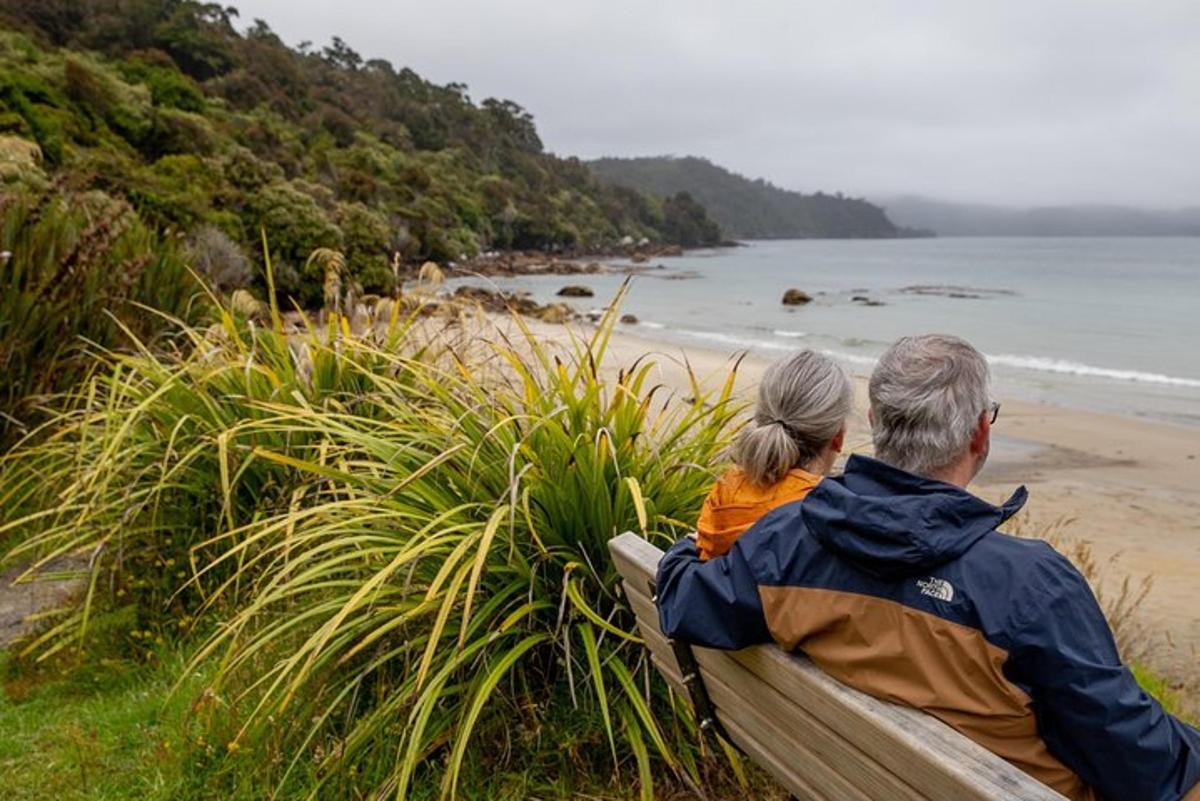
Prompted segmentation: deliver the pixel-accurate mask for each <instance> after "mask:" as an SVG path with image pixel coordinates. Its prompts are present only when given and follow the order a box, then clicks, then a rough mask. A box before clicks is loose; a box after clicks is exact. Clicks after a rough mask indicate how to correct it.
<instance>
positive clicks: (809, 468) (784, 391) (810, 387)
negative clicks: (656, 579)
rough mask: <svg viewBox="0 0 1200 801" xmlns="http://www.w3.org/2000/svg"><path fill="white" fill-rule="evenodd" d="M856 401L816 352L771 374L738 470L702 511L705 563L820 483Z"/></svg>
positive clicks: (737, 459) (838, 372) (700, 542)
mask: <svg viewBox="0 0 1200 801" xmlns="http://www.w3.org/2000/svg"><path fill="white" fill-rule="evenodd" d="M852 401H853V389H852V387H851V385H850V378H849V377H848V376H847V375H846V372H845V371H844V370H843V369H842V368H841V367H839V366H838V365H837V363H836V362H834V361H833V360H832V359H830V358H828V357H826V356H822V355H821V354H819V353H816V352H815V351H811V350H802V351H800V352H799V353H796V354H793V355H792V356H789V357H787V358H785V359H782V360H780V361H778V362H775V363H774V364H772V365H771V366H770V367H769V368H768V369H767V372H766V374H765V375H764V376H763V380H762V383H761V384H760V385H759V389H758V408H757V409H756V411H755V415H754V419H753V420H751V421H750V422H749V423H748V424H747V425H746V427H745V428H743V429H742V431H741V432H740V433H739V434H738V437H737V440H736V441H735V443H734V447H733V461H734V463H735V467H734V468H733V469H731V470H730V471H729V472H727V473H726V474H725V475H724V476H722V477H721V479H720V481H718V482H717V484H716V486H715V487H713V489H712V492H710V493H709V494H708V499H707V500H705V502H704V507H703V508H702V509H701V511H700V522H699V523H698V524H697V526H696V529H697V534H696V545H697V547H699V549H700V558H701V559H711V558H712V557H714V556H720V555H721V554H723V553H725V552H726V551H728V550H729V549H730V548H731V547H732V546H733V543H734V541H735V540H737V538H738V537H740V536H741V535H742V534H743V533H744V532H745V531H746V530H747V529H748V528H750V526H752V525H754V522H755V521H757V520H758V519H759V518H760V517H762V516H763V515H765V514H766V513H767V512H769V511H771V510H772V509H774V508H776V507H777V506H782V505H783V504H785V503H791V502H792V501H798V500H800V499H801V498H803V497H804V496H805V495H807V494H808V492H809V490H811V489H812V488H813V487H815V486H816V485H817V482H819V481H820V480H821V478H822V476H824V475H825V474H826V473H828V472H829V471H830V470H831V469H832V468H833V462H834V459H836V458H837V454H838V453H839V452H840V451H841V450H842V444H843V441H844V440H845V438H846V418H847V416H849V414H850V406H851V403H852Z"/></svg>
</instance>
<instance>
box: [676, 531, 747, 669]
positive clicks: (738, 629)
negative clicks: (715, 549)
mask: <svg viewBox="0 0 1200 801" xmlns="http://www.w3.org/2000/svg"><path fill="white" fill-rule="evenodd" d="M656 583H657V596H658V620H659V624H660V625H661V626H662V630H663V633H664V634H666V635H667V636H668V637H671V638H673V639H679V640H683V641H684V642H689V643H692V644H694V645H703V646H706V647H709V648H721V649H724V650H736V649H738V648H745V647H746V646H749V645H756V644H758V643H764V642H770V641H771V634H770V632H769V631H768V630H767V624H766V621H765V619H764V618H763V608H762V602H761V601H760V600H759V596H758V583H757V582H756V581H755V578H754V573H753V571H752V570H751V568H750V563H749V561H748V560H747V558H746V552H745V548H744V547H743V542H742V540H738V542H736V543H735V544H734V546H733V548H732V549H731V550H730V551H729V553H727V554H725V555H724V556H719V557H717V558H715V559H709V560H708V561H705V562H701V561H700V552H699V551H698V550H697V548H696V544H695V543H694V542H693V541H692V540H691V538H690V537H685V538H683V539H681V540H680V541H679V542H677V543H675V544H674V545H672V546H671V549H670V550H669V551H667V553H666V555H665V556H663V558H662V561H661V562H659V564H658V576H657V581H656Z"/></svg>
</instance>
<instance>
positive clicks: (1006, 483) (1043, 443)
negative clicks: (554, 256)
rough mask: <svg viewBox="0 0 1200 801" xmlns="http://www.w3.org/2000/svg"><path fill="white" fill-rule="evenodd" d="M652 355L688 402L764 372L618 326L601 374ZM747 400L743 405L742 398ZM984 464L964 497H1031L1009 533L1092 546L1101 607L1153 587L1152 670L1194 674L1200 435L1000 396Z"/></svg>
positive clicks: (1199, 607) (1198, 633)
mask: <svg viewBox="0 0 1200 801" xmlns="http://www.w3.org/2000/svg"><path fill="white" fill-rule="evenodd" d="M535 331H536V333H537V334H538V336H539V337H545V338H546V339H547V340H560V341H565V339H566V338H567V333H566V329H565V328H564V327H562V326H552V325H545V324H535ZM646 354H650V355H651V356H652V358H653V359H654V361H655V363H656V368H655V369H656V370H657V372H658V380H659V381H661V382H662V383H663V384H666V385H667V386H670V387H672V388H674V389H676V390H677V391H678V392H680V393H681V394H684V395H690V388H689V382H688V378H687V368H686V366H685V365H690V366H691V369H692V370H693V371H694V372H695V374H696V376H697V377H698V378H699V379H700V381H701V383H702V385H703V386H706V387H708V388H712V387H715V386H718V385H719V384H720V382H722V381H724V379H725V376H726V375H727V373H728V370H729V368H730V367H731V366H732V365H733V363H734V362H735V361H736V360H737V359H738V358H739V357H741V362H740V365H739V368H738V375H737V381H736V387H737V392H738V393H739V396H740V397H742V398H745V399H750V398H752V393H753V392H754V390H755V388H756V387H757V385H758V381H759V378H760V377H761V375H762V372H763V370H764V369H765V368H766V366H767V364H769V361H767V360H765V359H763V358H760V357H757V356H755V355H753V354H747V355H743V354H742V352H741V351H739V350H736V349H733V348H730V349H729V350H721V349H714V348H700V347H693V346H687V347H686V348H682V347H680V346H679V345H677V344H673V343H671V344H667V343H662V342H658V341H655V340H654V339H653V338H651V337H648V336H645V332H644V331H639V330H638V328H637V326H620V327H619V329H618V331H617V333H616V334H615V335H614V337H613V339H612V342H611V344H610V351H609V354H608V357H607V358H606V362H605V364H606V368H607V369H609V370H614V371H615V370H616V369H617V368H618V367H620V366H627V365H629V364H631V363H633V362H634V361H635V360H637V359H638V358H640V357H643V356H645V355H646ZM855 372H856V386H857V398H856V403H855V413H854V416H853V420H852V423H851V430H850V436H849V442H848V446H849V449H850V450H851V451H852V452H859V453H868V454H869V453H870V452H871V443H870V432H869V429H868V426H867V420H866V406H867V404H866V375H865V374H860V373H862V370H861V368H859V369H858V370H856V371H855ZM748 393H751V394H748ZM999 400H1000V401H1001V402H1002V404H1003V405H1002V410H1001V414H1000V419H999V421H998V423H997V425H996V428H995V429H994V435H993V443H992V453H991V457H990V458H989V461H988V464H987V466H986V467H985V469H984V471H983V472H982V473H981V474H980V476H979V478H978V479H977V480H976V482H975V484H974V485H972V487H971V489H972V491H974V492H976V493H977V494H979V495H980V496H982V497H984V498H987V499H988V500H991V501H993V502H998V501H1000V500H1003V499H1004V498H1006V497H1007V496H1008V495H1009V494H1010V493H1011V492H1012V491H1013V490H1014V489H1015V488H1016V487H1017V486H1019V485H1021V484H1025V485H1026V486H1027V487H1028V488H1029V491H1030V499H1029V503H1028V504H1027V505H1026V507H1025V511H1024V512H1022V514H1021V515H1020V516H1019V518H1018V519H1017V521H1016V523H1015V525H1016V526H1018V527H1019V529H1020V531H1021V532H1022V533H1024V534H1029V535H1033V536H1036V535H1037V533H1038V532H1041V531H1043V530H1045V529H1046V528H1047V527H1051V526H1057V527H1059V528H1060V530H1061V533H1062V535H1063V536H1065V537H1066V538H1068V539H1071V540H1080V541H1084V542H1086V543H1088V544H1090V545H1091V548H1092V551H1093V553H1094V555H1095V557H1096V559H1097V562H1099V563H1103V564H1102V567H1101V570H1100V576H1101V581H1100V586H1099V587H1097V588H1096V589H1097V590H1098V592H1099V593H1100V594H1101V595H1102V596H1103V597H1105V598H1111V597H1115V596H1116V595H1117V594H1119V593H1120V591H1121V584H1122V583H1123V582H1124V581H1125V580H1126V578H1128V579H1129V581H1130V584H1131V586H1136V585H1137V584H1138V583H1139V582H1141V581H1142V580H1143V579H1144V578H1145V577H1151V578H1152V581H1153V586H1152V588H1151V590H1150V593H1149V595H1148V596H1147V597H1146V599H1145V601H1144V602H1143V604H1142V606H1141V607H1140V609H1139V611H1138V619H1139V623H1140V627H1141V628H1142V629H1143V630H1144V631H1145V634H1146V640H1147V643H1146V644H1147V645H1148V646H1149V649H1150V650H1149V655H1150V659H1151V661H1152V663H1153V664H1155V665H1158V666H1161V667H1162V668H1163V669H1165V670H1167V671H1168V672H1169V673H1170V674H1172V675H1193V674H1194V672H1195V665H1197V664H1198V663H1200V429H1197V428H1190V427H1185V426H1173V425H1170V424H1166V423H1155V422H1148V421H1144V420H1138V419H1134V418H1129V417H1121V416H1115V415H1108V414H1100V413H1096V412H1091V411H1086V410H1080V409H1074V408H1067V407H1061V406H1054V405H1049V404H1042V403H1032V402H1028V401H1021V400H1015V399H1011V398H1004V397H1001V398H999Z"/></svg>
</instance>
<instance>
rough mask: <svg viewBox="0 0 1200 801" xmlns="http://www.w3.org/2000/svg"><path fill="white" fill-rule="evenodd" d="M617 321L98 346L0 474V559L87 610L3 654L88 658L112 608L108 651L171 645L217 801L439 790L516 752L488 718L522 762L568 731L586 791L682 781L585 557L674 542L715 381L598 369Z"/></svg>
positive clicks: (624, 619)
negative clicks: (62, 575)
mask: <svg viewBox="0 0 1200 801" xmlns="http://www.w3.org/2000/svg"><path fill="white" fill-rule="evenodd" d="M618 301H619V299H618ZM617 306H618V304H617V303H614V304H613V311H612V312H610V316H609V318H608V319H607V320H606V321H605V322H604V324H602V325H601V326H600V328H599V330H598V332H597V333H596V334H595V336H594V337H592V338H591V339H589V340H586V341H583V340H581V341H575V342H574V343H573V344H572V345H571V347H569V348H568V349H567V350H566V351H565V352H551V350H549V349H548V348H547V347H546V346H545V345H544V343H541V342H539V341H538V340H537V338H536V337H534V336H533V334H532V333H531V332H529V331H528V330H526V329H524V328H523V327H522V325H521V323H520V321H519V320H515V321H514V322H513V327H512V329H511V330H509V331H500V330H496V331H493V332H492V333H491V334H490V335H487V336H484V337H479V336H477V335H476V336H465V335H463V333H462V330H461V329H454V328H451V329H450V330H449V331H436V330H435V331H430V330H429V329H428V328H424V327H421V326H418V325H416V323H415V318H413V319H400V318H399V317H398V314H399V312H398V311H397V312H396V313H395V314H394V315H393V318H392V320H391V322H390V324H389V325H388V326H387V327H386V331H382V332H375V333H373V334H372V335H370V336H367V337H356V336H353V335H351V334H350V332H349V331H348V330H346V329H345V328H343V327H341V326H339V325H338V321H336V319H335V321H334V322H333V324H332V325H331V326H330V327H329V328H327V329H324V330H320V331H318V330H311V329H310V330H309V331H307V332H305V333H300V334H289V333H287V332H285V331H284V330H283V327H282V324H281V321H280V315H279V313H278V311H277V310H272V318H273V321H274V322H273V323H272V325H271V326H268V327H262V326H256V325H255V324H253V322H251V321H247V320H240V319H238V318H237V316H236V314H235V313H234V312H233V310H231V309H226V308H222V309H221V313H220V315H219V317H220V321H219V323H218V324H217V325H215V326H213V327H211V328H209V329H207V330H198V329H191V328H188V327H187V326H184V325H182V324H181V325H180V331H181V334H182V337H181V341H185V342H187V343H189V345H190V347H188V348H187V349H180V350H178V351H175V352H170V351H162V350H159V351H157V352H152V351H150V350H149V349H145V348H140V349H138V352H137V353H135V354H132V355H130V354H117V353H111V354H108V356H107V357H106V358H105V361H104V363H103V364H102V365H101V366H100V369H98V370H97V372H96V374H95V375H94V376H93V378H92V379H91V380H90V381H89V382H88V383H87V384H86V385H85V386H84V387H82V388H81V389H80V391H78V392H76V393H75V394H73V395H72V396H71V397H70V398H68V399H66V400H65V401H64V402H63V404H62V406H61V408H60V411H59V413H58V415H57V417H55V418H54V419H53V421H52V423H51V424H49V425H48V426H47V428H46V429H45V436H41V437H37V438H33V439H30V440H29V441H27V443H25V444H24V445H23V446H22V447H20V448H18V449H17V450H15V451H13V452H12V453H10V454H9V455H8V456H6V457H5V458H4V459H3V461H2V462H0V499H3V500H4V501H5V502H6V503H7V504H8V506H9V508H14V509H17V510H20V511H21V513H22V514H18V516H17V517H15V518H14V519H13V520H11V521H10V522H8V523H6V524H3V525H0V534H4V533H7V536H9V537H11V538H12V541H13V542H15V543H16V544H15V546H14V547H13V548H11V549H10V551H9V553H8V554H7V556H6V558H7V559H8V560H9V561H13V562H16V561H19V560H28V559H33V560H34V562H33V565H34V566H35V567H36V565H37V564H39V563H43V562H45V561H46V560H49V559H52V558H54V557H56V556H59V555H62V554H67V553H84V554H88V555H89V556H90V564H91V567H90V569H89V573H88V576H87V579H88V591H87V593H86V595H85V598H84V602H83V603H82V604H80V605H78V606H77V607H75V608H73V609H68V610H63V614H62V615H61V616H60V617H59V618H58V619H56V620H55V621H53V623H52V625H51V626H50V627H49V628H48V629H47V630H46V631H45V632H44V633H43V634H42V635H41V636H40V637H39V638H37V639H35V640H33V641H32V642H30V643H27V644H26V645H25V648H24V650H23V651H22V653H23V654H24V655H26V656H27V657H28V658H30V659H35V660H42V661H53V660H56V659H61V658H71V657H72V656H73V655H75V654H78V653H86V652H87V650H88V648H90V647H91V645H90V642H91V640H90V637H91V636H92V634H91V631H90V629H91V627H92V626H93V625H94V620H95V618H96V616H97V615H101V616H103V615H104V614H106V613H107V611H108V610H110V609H113V608H116V607H118V606H123V607H126V608H129V609H131V610H132V612H131V615H132V618H131V622H130V627H129V630H128V631H127V632H126V635H125V636H126V639H128V640H134V639H138V638H141V639H142V641H143V642H144V641H145V639H146V638H147V637H148V638H150V640H151V641H153V640H156V639H157V638H158V637H162V636H166V637H167V638H168V639H174V638H185V639H187V640H188V641H189V642H192V643H194V644H197V645H198V646H199V650H198V651H196V652H195V654H194V656H193V659H192V662H191V663H190V667H189V668H188V669H187V671H182V672H181V675H188V676H190V675H193V673H197V672H198V673H201V674H203V675H206V676H208V677H209V681H208V683H207V685H206V687H205V695H204V697H205V699H206V700H205V701H204V703H202V704H200V706H199V707H197V708H196V709H195V710H193V718H194V719H195V722H196V724H197V725H199V726H201V727H202V728H203V729H204V730H205V731H206V732H208V734H207V735H206V736H207V737H208V739H209V742H210V743H219V744H220V745H219V747H218V751H219V752H220V753H218V754H217V755H216V756H214V765H213V768H212V771H211V772H210V776H209V777H210V779H212V780H213V781H217V782H218V784H220V786H222V787H224V788H225V792H228V793H230V794H233V795H235V796H236V794H238V793H249V794H250V795H254V794H256V793H257V794H263V793H266V792H270V791H274V792H277V793H279V794H281V795H283V796H286V797H292V796H296V797H317V796H329V795H335V796H338V797H358V796H365V795H368V794H372V793H376V794H377V793H382V794H384V795H387V796H391V797H399V798H405V797H414V798H415V797H428V796H429V795H430V793H431V789H430V788H434V789H433V790H432V794H433V795H440V796H455V795H461V794H462V793H461V792H460V791H461V786H460V783H461V782H462V781H469V780H470V777H471V776H477V775H486V776H498V775H506V774H507V773H508V772H510V769H511V768H512V767H513V766H514V765H517V764H521V763H523V762H525V761H526V760H528V758H529V755H528V754H527V753H525V751H524V749H522V748H514V747H513V745H512V732H511V730H510V726H509V725H508V722H509V721H510V720H511V718H512V716H513V715H514V714H519V715H520V716H521V717H522V719H523V720H525V721H526V723H527V729H528V730H529V731H532V732H536V733H537V737H536V742H537V743H538V747H539V748H546V749H550V748H554V747H555V746H554V744H555V743H557V742H559V741H560V740H564V738H565V740H564V741H569V740H570V737H569V736H567V735H568V732H567V731H566V730H558V729H559V727H561V726H563V725H565V722H566V721H569V720H576V721H578V720H586V721H588V726H587V730H588V731H589V732H591V734H590V735H589V736H590V737H592V738H593V742H590V743H589V747H588V748H586V749H580V753H582V754H586V757H587V764H588V765H589V766H590V767H589V769H588V771H587V772H586V773H587V775H588V776H590V777H593V778H595V777H601V783H604V781H605V780H604V778H603V777H619V776H639V777H641V779H640V780H639V782H638V785H639V793H640V795H641V796H642V797H643V798H650V797H651V795H652V793H653V792H654V785H655V784H657V785H660V786H661V785H664V784H665V785H667V786H669V785H671V784H672V783H683V784H688V783H693V784H694V783H695V782H697V781H699V780H700V779H701V776H702V773H703V771H704V770H705V768H704V764H705V759H706V758H707V757H706V755H705V754H704V752H703V750H702V748H701V747H700V746H699V741H698V738H697V736H696V733H695V731H694V730H693V728H692V726H691V723H690V719H689V718H687V717H686V716H679V715H676V714H675V712H674V710H675V709H676V707H675V706H674V705H673V704H672V703H671V700H670V699H669V698H668V696H667V694H666V692H665V689H664V688H663V687H662V686H661V684H659V683H658V681H657V680H656V679H655V678H654V677H653V675H652V669H651V668H650V666H649V665H648V663H647V662H646V660H645V656H644V654H643V651H642V649H641V648H640V646H639V644H638V641H637V637H636V636H635V635H633V634H631V633H630V632H631V631H632V630H633V625H632V621H633V618H632V615H631V614H630V613H629V611H628V609H627V608H626V607H625V605H624V603H623V601H622V600H621V598H620V596H619V593H618V592H617V590H616V587H617V575H616V573H615V570H614V569H613V568H612V567H611V565H610V564H609V562H608V559H607V551H606V547H605V545H606V542H607V540H608V539H609V538H610V537H612V536H614V535H615V534H617V533H619V532H620V531H623V530H627V529H635V530H641V531H643V532H645V533H646V534H647V535H648V536H652V537H659V538H661V539H662V540H663V541H667V540H670V539H673V538H674V537H675V536H677V535H678V534H680V533H682V532H683V531H684V530H687V529H688V528H690V525H691V523H692V518H694V515H695V513H696V510H697V509H698V508H699V505H700V501H701V500H702V498H703V496H704V494H705V492H706V491H707V488H708V486H709V484H710V483H711V481H712V478H713V474H712V469H713V466H715V465H717V464H718V462H719V459H718V454H719V453H720V452H721V451H722V450H723V449H724V447H725V445H726V443H727V442H728V438H729V436H730V435H731V433H732V429H733V420H734V417H735V414H736V411H737V408H736V407H735V406H734V405H733V404H732V403H731V402H730V392H731V388H732V376H730V380H729V381H728V382H727V383H726V385H725V386H724V387H723V388H722V389H720V390H719V391H718V392H717V393H715V394H714V393H706V392H703V391H701V389H700V388H699V387H698V386H694V387H693V388H692V390H693V391H692V395H693V397H694V398H696V399H697V400H696V401H695V402H692V403H684V402H672V400H671V399H670V398H669V397H667V396H666V393H665V392H664V391H662V390H661V388H658V387H654V386H651V385H650V384H649V383H648V377H649V376H650V374H651V365H649V364H648V363H645V362H642V363H638V364H634V365H631V366H627V367H626V369H624V370H623V371H622V372H621V373H620V375H619V376H618V378H617V380H616V381H613V382H606V381H602V380H601V379H600V370H601V365H602V362H603V359H604V355H605V351H606V347H607V341H608V338H609V336H610V335H611V331H612V327H613V323H614V321H615V315H616V308H617ZM398 308H399V307H397V309H398ZM475 333H476V334H477V333H478V332H477V331H476V332H475ZM376 334H377V335H376ZM135 635H136V636H135ZM222 749H223V750H222ZM534 761H535V762H536V761H537V760H534ZM549 764H554V760H551V761H550V763H549ZM535 784H536V782H535Z"/></svg>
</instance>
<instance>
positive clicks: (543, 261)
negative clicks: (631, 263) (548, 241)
mask: <svg viewBox="0 0 1200 801" xmlns="http://www.w3.org/2000/svg"><path fill="white" fill-rule="evenodd" d="M453 272H456V273H459V274H462V273H470V274H473V275H489V276H491V275H497V276H511V275H594V274H596V273H603V272H606V268H605V266H604V265H603V264H601V263H600V262H598V261H590V262H586V263H585V262H582V261H573V260H571V259H565V258H561V257H558V256H554V255H551V254H547V253H499V254H493V255H488V256H480V257H478V258H475V259H471V260H470V261H466V262H463V263H462V264H459V265H456V266H455V267H454V269H453Z"/></svg>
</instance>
